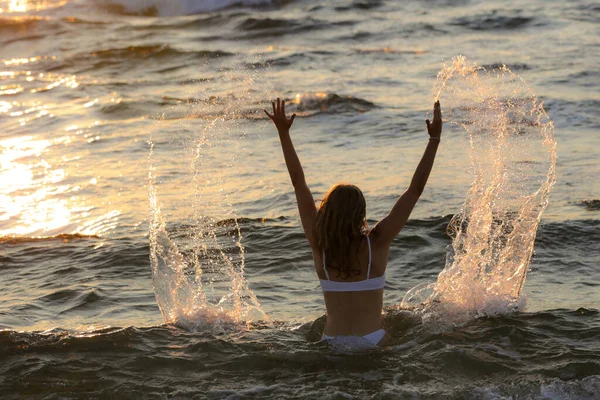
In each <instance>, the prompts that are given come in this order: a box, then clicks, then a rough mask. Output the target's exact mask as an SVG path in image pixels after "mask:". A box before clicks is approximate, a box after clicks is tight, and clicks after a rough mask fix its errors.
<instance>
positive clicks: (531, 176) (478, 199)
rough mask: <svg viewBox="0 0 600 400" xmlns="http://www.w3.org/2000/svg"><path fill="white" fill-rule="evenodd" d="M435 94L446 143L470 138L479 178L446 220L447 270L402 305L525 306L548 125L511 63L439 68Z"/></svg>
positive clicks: (546, 179) (443, 309) (475, 311)
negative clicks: (455, 137) (456, 136)
mask: <svg viewBox="0 0 600 400" xmlns="http://www.w3.org/2000/svg"><path fill="white" fill-rule="evenodd" d="M433 96H434V99H435V100H437V99H439V100H440V102H441V104H442V108H443V116H444V123H445V126H446V129H445V130H446V133H445V137H446V140H452V135H454V134H456V133H457V132H459V134H464V133H466V134H467V135H468V137H469V144H470V149H469V156H470V166H471V172H472V174H473V182H472V185H471V188H470V190H469V191H468V192H467V195H466V199H465V201H464V204H463V206H462V209H461V210H460V212H458V213H457V214H456V215H455V216H454V218H453V219H452V220H451V221H450V224H449V225H448V233H449V235H450V236H451V237H452V245H451V246H450V247H449V250H448V254H447V257H446V266H445V268H444V270H443V271H442V272H441V273H440V274H439V276H438V278H437V282H435V283H432V284H422V285H419V286H417V287H415V288H413V289H411V290H410V291H409V292H408V293H407V294H406V295H405V297H404V299H403V300H402V304H401V306H403V307H417V308H421V309H422V311H423V313H424V315H427V316H434V315H437V316H440V315H443V316H444V317H443V318H446V319H449V320H454V321H456V320H457V319H458V320H460V319H461V318H465V317H466V318H470V317H472V316H477V315H490V314H497V313H505V312H510V311H512V310H519V309H523V307H524V300H523V296H522V289H523V284H524V282H525V278H526V275H527V270H528V266H529V262H530V259H531V255H532V252H533V245H534V241H535V236H536V232H537V227H538V224H539V222H540V219H541V216H542V213H543V211H544V209H545V208H546V205H547V204H548V194H549V192H550V189H551V188H552V186H553V184H554V181H555V165H556V140H555V137H554V126H553V124H552V121H551V120H550V119H549V118H548V115H547V114H546V112H545V111H544V108H543V105H542V103H541V102H540V101H538V99H537V98H536V96H535V95H534V93H533V91H532V90H531V88H530V87H529V86H528V85H527V84H526V83H525V82H524V81H523V80H522V79H521V78H520V77H518V76H517V75H515V74H514V73H513V72H512V71H510V69H508V68H507V67H506V66H503V67H501V68H495V69H491V70H486V69H485V68H483V67H479V66H478V65H477V64H475V63H472V62H469V61H468V60H467V59H466V58H465V57H462V56H458V57H455V58H453V60H452V62H451V63H449V64H444V65H443V68H442V70H441V71H440V72H439V74H438V76H437V81H436V83H435V85H434V88H433ZM448 128H450V129H448ZM449 315H450V318H448V316H449Z"/></svg>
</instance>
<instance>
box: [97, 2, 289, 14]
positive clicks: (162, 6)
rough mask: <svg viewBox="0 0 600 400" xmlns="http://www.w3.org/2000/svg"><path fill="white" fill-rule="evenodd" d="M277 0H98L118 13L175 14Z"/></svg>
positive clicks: (199, 12) (261, 4)
mask: <svg viewBox="0 0 600 400" xmlns="http://www.w3.org/2000/svg"><path fill="white" fill-rule="evenodd" d="M277 2H278V1H277V0H200V1H198V0H169V1H162V0H97V3H98V4H99V5H100V6H103V7H105V8H107V9H108V10H109V11H111V12H114V13H118V14H129V15H131V14H134V15H152V16H155V15H158V16H175V15H191V14H201V13H206V12H213V11H218V10H222V9H225V8H231V7H256V6H268V5H272V4H276V3H277Z"/></svg>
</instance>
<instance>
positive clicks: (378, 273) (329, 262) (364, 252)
mask: <svg viewBox="0 0 600 400" xmlns="http://www.w3.org/2000/svg"><path fill="white" fill-rule="evenodd" d="M264 111H265V113H266V114H267V116H268V117H269V118H270V119H271V120H272V121H273V123H274V124H275V126H276V127H277V131H278V132H279V139H280V141H281V147H282V148H283V156H284V157H285V164H286V165H287V169H288V172H289V173H290V178H291V179H292V185H294V191H295V192H296V201H297V202H298V210H299V211H300V219H301V221H302V227H303V228H304V233H305V234H306V237H307V239H308V242H309V243H310V247H311V249H312V254H313V259H314V262H315V268H316V270H317V275H318V276H319V279H320V281H321V288H322V290H323V296H324V298H325V307H326V308H327V323H326V325H325V331H324V333H323V339H332V338H333V337H335V336H362V337H363V338H365V339H366V340H368V341H369V342H370V343H372V344H374V345H376V344H380V343H382V339H383V338H384V337H385V331H384V330H383V329H382V308H383V287H384V285H385V269H386V266H387V261H388V256H389V251H390V244H391V243H392V240H393V239H394V238H395V237H396V235H397V234H398V233H399V232H400V230H401V229H402V228H403V227H404V224H405V223H406V221H407V220H408V217H409V215H410V213H411V211H412V209H413V207H414V206H415V203H416V202H417V200H418V199H419V197H420V196H421V193H423V189H424V188H425V184H426V183H427V178H428V177H429V173H430V172H431V168H432V166H433V160H434V159H435V154H436V152H437V148H438V145H439V143H440V136H441V134H442V112H441V110H440V102H439V101H438V102H436V103H435V104H434V106H433V122H430V121H429V120H426V121H425V123H426V125H427V131H428V133H429V143H428V144H427V147H426V148H425V153H424V154H423V157H422V158H421V162H420V163H419V166H418V167H417V170H416V171H415V174H414V176H413V178H412V181H411V183H410V187H409V188H408V190H406V192H404V194H402V196H400V198H399V199H398V200H397V201H396V204H395V205H394V207H393V208H392V211H390V213H389V214H388V215H387V216H385V217H384V218H383V219H382V220H381V221H379V222H378V223H377V224H376V225H375V227H374V228H373V229H371V230H368V227H367V219H366V203H365V198H364V196H363V194H362V192H361V191H360V189H358V188H357V187H356V186H354V185H344V184H339V185H335V186H334V187H333V188H331V190H329V193H327V195H326V196H325V198H324V199H323V201H322V202H321V205H320V206H319V209H318V210H317V208H316V207H315V202H314V200H313V196H312V193H311V192H310V189H309V188H308V186H307V184H306V180H305V178H304V171H303V170H302V165H301V164H300V160H299V159H298V155H297V154H296V151H295V150H294V145H293V144H292V139H291V138H290V127H291V126H292V124H293V123H294V118H295V117H296V114H293V115H292V117H291V118H290V119H288V118H287V117H286V116H285V101H281V100H280V99H277V103H275V102H273V114H269V113H268V112H267V110H264Z"/></svg>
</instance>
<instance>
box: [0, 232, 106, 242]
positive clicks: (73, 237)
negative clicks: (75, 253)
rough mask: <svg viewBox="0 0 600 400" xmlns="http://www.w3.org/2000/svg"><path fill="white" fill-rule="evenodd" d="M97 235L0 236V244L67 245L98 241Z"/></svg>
mask: <svg viewBox="0 0 600 400" xmlns="http://www.w3.org/2000/svg"><path fill="white" fill-rule="evenodd" d="M99 238H100V236H97V235H83V234H81V233H62V234H60V235H56V236H35V237H28V236H0V243H4V244H23V243H35V242H49V241H61V242H63V243H68V242H71V241H77V240H86V239H99Z"/></svg>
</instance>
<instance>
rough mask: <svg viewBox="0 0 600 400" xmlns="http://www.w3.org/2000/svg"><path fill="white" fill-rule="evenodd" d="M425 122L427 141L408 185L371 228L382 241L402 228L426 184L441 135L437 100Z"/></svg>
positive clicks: (440, 112)
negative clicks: (389, 209)
mask: <svg viewBox="0 0 600 400" xmlns="http://www.w3.org/2000/svg"><path fill="white" fill-rule="evenodd" d="M425 123H426V124H427V132H428V133H429V143H427V147H426V148H425V153H424V154H423V157H422V158H421V162H420V163H419V165H418V167H417V170H416V171H415V174H414V175H413V178H412V181H411V182H410V187H409V188H408V190H406V192H404V194H402V196H400V198H399V199H398V201H396V204H395V205H394V207H393V208H392V211H390V213H389V214H388V215H387V216H385V217H384V218H383V219H382V220H381V221H379V223H377V225H375V227H374V228H373V231H372V233H373V235H374V236H375V237H377V238H378V239H381V240H382V241H384V242H388V243H391V242H392V240H394V238H395V237H396V235H398V233H399V232H400V231H401V230H402V228H403V227H404V224H406V221H408V217H409V216H410V213H411V212H412V210H413V208H414V206H415V204H416V203H417V200H419V197H421V194H422V193H423V189H425V185H426V184H427V179H428V178H429V173H430V172H431V168H432V167H433V161H434V160H435V154H436V152H437V148H438V145H439V144H440V139H441V135H442V111H441V109H440V102H439V101H436V102H435V104H434V105H433V122H429V120H425Z"/></svg>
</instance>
